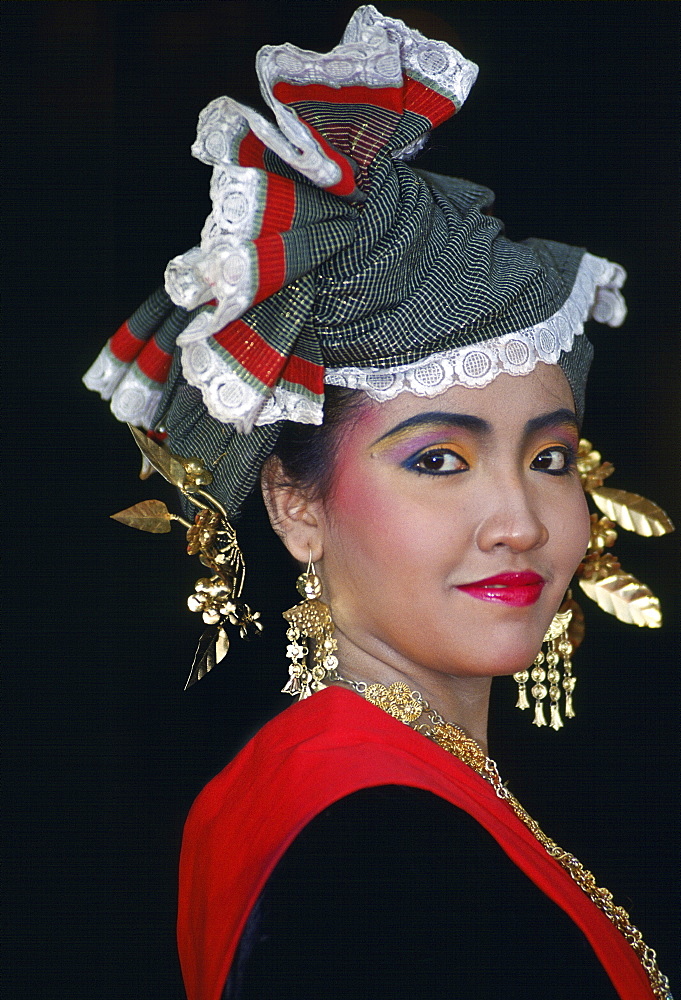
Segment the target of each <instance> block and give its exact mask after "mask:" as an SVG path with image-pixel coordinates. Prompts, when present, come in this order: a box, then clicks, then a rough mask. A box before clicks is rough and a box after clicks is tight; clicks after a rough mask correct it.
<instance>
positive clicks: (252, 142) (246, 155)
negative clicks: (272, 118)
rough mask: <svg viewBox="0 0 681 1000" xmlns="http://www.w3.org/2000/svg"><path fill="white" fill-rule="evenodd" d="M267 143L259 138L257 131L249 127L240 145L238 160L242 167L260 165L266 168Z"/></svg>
mask: <svg viewBox="0 0 681 1000" xmlns="http://www.w3.org/2000/svg"><path fill="white" fill-rule="evenodd" d="M264 156H265V143H264V142H262V140H261V139H258V137H257V135H256V134H255V132H251V130H250V129H249V130H248V132H247V133H246V135H245V136H244V138H243V139H242V140H241V145H240V146H239V153H238V162H239V166H240V167H258V168H259V169H260V170H263V169H264V166H265V161H264Z"/></svg>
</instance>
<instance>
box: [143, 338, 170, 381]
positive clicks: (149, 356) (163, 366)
mask: <svg viewBox="0 0 681 1000" xmlns="http://www.w3.org/2000/svg"><path fill="white" fill-rule="evenodd" d="M172 360H173V356H172V354H168V352H167V351H164V350H162V349H161V348H160V347H159V346H158V344H157V343H156V337H152V338H151V340H148V341H147V343H146V344H145V345H144V347H143V348H142V350H141V351H140V354H139V356H138V358H137V366H138V368H139V370H140V371H141V372H142V374H143V375H146V376H147V378H150V379H153V380H154V382H160V383H164V382H165V380H166V379H167V378H168V372H169V371H170V365H171V363H172Z"/></svg>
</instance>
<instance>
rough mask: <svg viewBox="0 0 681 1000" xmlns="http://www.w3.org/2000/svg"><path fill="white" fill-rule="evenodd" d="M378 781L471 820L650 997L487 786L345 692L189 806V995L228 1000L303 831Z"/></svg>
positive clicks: (642, 997) (238, 764) (586, 906)
mask: <svg viewBox="0 0 681 1000" xmlns="http://www.w3.org/2000/svg"><path fill="white" fill-rule="evenodd" d="M377 785H408V786H412V787H415V788H422V789H425V790H426V791H430V792H432V793H433V794H435V795H438V796H440V797H441V798H443V799H446V800H447V801H448V802H451V803H452V804H453V805H455V806H457V807H458V808H459V809H463V810H464V811H465V812H467V813H468V814H469V815H471V816H472V817H473V818H474V819H475V820H476V821H477V822H478V823H480V825H481V826H483V827H484V828H485V829H486V830H487V831H488V832H489V833H490V834H491V835H492V837H494V839H495V840H496V841H497V842H498V843H499V845H500V846H501V848H502V849H503V850H504V851H505V853H506V854H507V855H508V857H509V858H510V859H511V860H512V861H513V862H514V864H516V865H517V866H518V867H519V868H520V869H521V870H522V871H523V872H524V873H525V874H526V875H527V876H528V877H529V878H530V879H531V880H532V881H533V882H534V883H535V884H536V885H537V886H538V887H539V888H540V889H541V890H542V892H544V893H545V895H546V896H548V897H549V898H550V899H552V900H553V901H554V902H555V903H556V904H557V905H558V906H560V907H561V908H562V909H563V910H564V911H565V912H566V913H567V914H568V916H569V917H570V918H571V919H572V920H573V921H574V923H575V924H576V925H577V926H578V927H579V928H580V929H581V930H582V932H583V933H584V935H585V936H586V938H587V939H588V941H589V942H590V944H591V946H592V948H593V950H594V952H595V953H596V955H597V957H598V958H599V960H600V962H601V964H602V965H603V967H604V969H605V971H606V972H607V973H608V975H609V977H610V979H611V980H612V983H613V986H614V987H615V989H616V991H617V992H618V993H619V995H620V997H621V998H622V1000H651V998H652V997H653V992H652V990H651V987H650V984H649V982H648V977H647V975H646V973H645V971H644V969H643V967H642V965H641V963H640V962H639V960H638V958H637V956H636V955H635V953H634V951H633V949H632V948H631V947H630V945H629V944H627V942H626V941H625V939H624V937H623V936H622V935H621V934H620V933H619V931H617V930H616V928H615V927H614V926H613V924H612V923H611V922H610V921H609V920H608V918H607V917H606V916H605V915H604V914H603V913H602V912H601V911H600V910H599V909H598V908H597V907H596V906H595V905H594V904H593V903H592V902H591V900H590V899H589V897H588V896H587V895H586V894H585V893H584V892H582V890H581V889H580V888H579V887H578V886H577V885H576V883H575V882H573V880H572V879H571V878H570V876H569V875H568V874H567V872H566V871H565V870H564V869H563V868H562V867H561V866H560V865H559V864H558V862H557V861H555V860H554V859H553V858H551V857H549V855H548V854H547V853H546V851H545V850H544V848H543V847H542V846H541V844H539V842H538V841H537V840H536V839H535V838H534V837H533V836H532V834H531V833H530V831H529V830H528V829H527V827H525V825H524V824H523V823H522V822H521V821H520V820H519V819H518V818H517V817H516V815H515V814H514V813H513V811H512V810H511V808H510V806H509V805H508V804H507V803H506V802H504V801H502V800H501V799H499V798H498V797H497V796H496V794H495V792H494V789H493V788H492V786H491V785H490V784H489V782H487V781H486V780H485V779H484V778H482V777H481V776H480V775H479V774H477V773H476V772H475V771H473V770H471V768H469V767H467V766H466V765H465V764H463V763H462V762H461V761H459V760H458V759H457V758H456V757H454V756H452V755H451V754H449V753H447V752H446V751H445V750H443V749H442V748H441V747H439V746H437V745H436V744H435V743H433V742H431V741H430V740H428V739H426V738H424V737H423V736H422V735H421V734H420V733H417V732H414V730H412V729H409V727H407V726H405V725H404V724H403V723H401V722H398V721H397V720H395V719H393V718H392V717H391V716H389V715H387V714H386V713H385V712H383V711H381V709H379V708H376V707H375V706H373V705H371V704H369V703H368V702H367V701H365V700H364V699H362V698H359V697H358V696H357V695H356V694H354V693H353V692H351V691H346V690H344V689H341V688H337V687H332V688H327V689H326V690H324V691H321V692H319V693H318V694H315V695H313V696H312V697H311V698H308V699H306V700H305V701H302V702H298V703H296V704H294V705H292V706H291V707H290V708H288V709H287V710H286V711H284V712H282V713H281V714H280V715H278V716H277V717H276V718H274V719H273V720H272V721H271V722H269V723H268V724H267V725H266V726H264V727H263V728H262V729H261V730H260V732H259V733H257V734H256V736H254V737H253V739H252V740H251V741H250V742H249V743H248V744H247V746H246V747H244V749H243V750H242V751H241V753H239V754H238V756H237V757H236V758H235V759H234V760H233V761H232V763H231V764H229V765H228V766H227V767H226V768H225V769H224V770H223V771H222V772H221V773H220V774H219V775H218V776H217V777H216V778H214V779H213V780H212V781H211V782H210V783H209V784H208V785H207V786H206V788H204V790H203V791H202V792H201V794H200V795H199V797H198V798H197V800H196V802H195V803H194V805H193V807H192V809H191V812H190V814H189V817H188V819H187V823H186V826H185V831H184V839H183V844H182V854H181V860H180V893H179V912H178V946H179V952H180V961H181V965H182V973H183V976H184V981H185V988H186V990H187V996H188V998H189V1000H220V997H221V994H222V990H223V988H224V985H225V982H226V980H227V977H228V975H229V970H230V966H231V963H232V959H233V956H234V953H235V951H236V948H237V945H238V943H239V939H240V937H241V933H242V931H243V928H244V926H245V924H246V921H247V919H248V916H249V913H250V911H251V909H252V907H253V906H254V904H255V902H256V900H257V899H258V896H259V895H260V892H261V891H262V889H263V888H264V886H265V883H266V882H267V880H268V878H269V876H270V874H271V873H272V871H273V869H274V868H275V866H276V864H277V862H278V861H279V860H280V858H281V857H282V855H283V854H284V853H285V851H286V849H287V848H288V846H289V845H290V844H291V842H292V841H293V840H294V839H295V837H296V836H297V835H298V834H299V833H300V831H301V830H302V829H303V828H304V827H305V826H306V825H307V824H308V823H309V822H310V821H311V820H312V819H314V817H315V816H317V815H318V814H319V813H321V812H322V811H323V810H324V809H326V808H327V807H328V806H330V805H332V804H333V803H334V802H336V801H337V800H338V799H341V798H343V797H344V796H346V795H351V794H352V793H353V792H357V791H359V790H360V789H363V788H370V787H373V786H377Z"/></svg>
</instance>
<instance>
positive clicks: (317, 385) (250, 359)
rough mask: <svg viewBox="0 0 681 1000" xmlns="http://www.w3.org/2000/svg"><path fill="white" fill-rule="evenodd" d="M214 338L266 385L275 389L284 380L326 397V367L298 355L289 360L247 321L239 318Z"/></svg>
mask: <svg viewBox="0 0 681 1000" xmlns="http://www.w3.org/2000/svg"><path fill="white" fill-rule="evenodd" d="M214 339H215V340H216V341H217V343H218V344H220V346H221V347H223V348H224V349H225V350H226V351H229V353H230V354H231V355H232V357H233V358H234V359H235V360H236V361H238V362H239V364H240V365H242V366H243V367H244V368H245V369H246V370H247V371H248V372H250V374H251V375H253V376H255V378H257V379H258V381H260V382H262V384H263V385H266V386H268V387H269V388H272V387H274V385H275V384H276V383H277V381H278V380H279V378H282V377H283V378H285V379H286V380H287V381H288V382H294V383H295V384H296V385H301V386H303V387H304V388H305V389H308V390H309V391H310V392H312V393H314V394H315V395H320V396H321V395H323V393H324V368H323V366H322V365H317V364H315V363H314V362H312V361H306V360H305V359H304V358H300V357H297V356H296V355H295V354H294V355H291V357H289V358H286V357H285V356H284V355H283V354H280V353H279V351H276V350H275V349H274V348H273V347H271V346H270V345H269V344H268V343H267V341H266V340H264V339H263V338H262V337H261V336H260V334H258V333H256V331H255V330H254V329H253V328H252V327H250V326H248V324H247V323H244V321H243V320H241V319H235V320H234V322H232V323H229V324H228V325H227V326H226V327H225V328H224V329H223V330H220V332H219V333H216V334H215V336H214Z"/></svg>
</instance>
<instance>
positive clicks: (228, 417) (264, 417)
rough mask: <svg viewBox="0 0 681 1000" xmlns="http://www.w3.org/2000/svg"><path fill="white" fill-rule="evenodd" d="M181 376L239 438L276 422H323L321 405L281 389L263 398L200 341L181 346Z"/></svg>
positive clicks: (209, 410)
mask: <svg viewBox="0 0 681 1000" xmlns="http://www.w3.org/2000/svg"><path fill="white" fill-rule="evenodd" d="M187 329H189V328H187ZM183 336H184V334H183ZM182 373H183V375H184V377H185V378H186V379H187V381H188V382H189V384H190V385H193V386H195V387H196V388H197V389H199V390H200V391H201V396H202V399H203V402H204V405H205V407H206V409H207V410H208V412H209V413H210V415H211V416H212V417H215V419H216V420H219V421H220V422H221V423H223V424H233V425H234V427H236V429H237V430H238V431H240V432H241V433H242V434H246V433H248V431H250V430H251V429H252V428H253V427H254V426H258V427H260V426H262V425H264V424H272V423H275V422H276V421H277V420H294V421H296V423H301V424H321V422H322V415H323V411H322V405H321V403H314V402H313V401H312V400H310V399H309V398H308V397H307V396H304V395H302V394H299V393H296V392H293V391H291V390H289V389H285V388H284V387H283V386H277V387H276V389H275V391H274V394H273V395H271V396H264V395H263V394H262V393H261V392H258V390H257V389H255V388H254V387H253V386H251V385H249V384H248V382H246V381H244V380H243V379H241V378H239V376H238V375H237V374H236V373H235V372H234V371H232V369H231V368H230V367H229V366H228V365H227V364H226V362H225V361H224V360H223V359H222V358H221V357H220V356H219V354H218V353H217V352H216V351H214V350H213V349H212V348H211V347H210V346H209V345H208V344H207V343H206V342H205V340H203V339H201V340H198V339H197V340H193V341H189V342H185V343H184V344H183V347H182Z"/></svg>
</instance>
